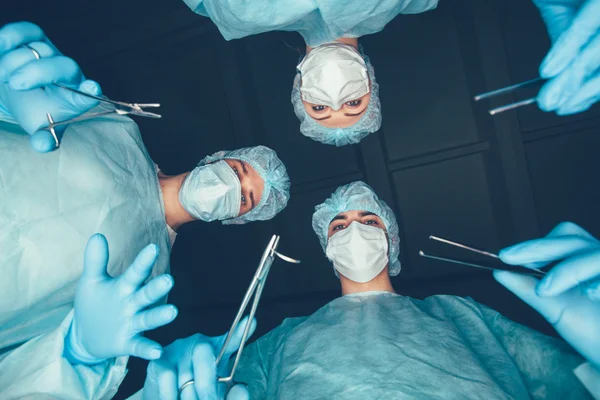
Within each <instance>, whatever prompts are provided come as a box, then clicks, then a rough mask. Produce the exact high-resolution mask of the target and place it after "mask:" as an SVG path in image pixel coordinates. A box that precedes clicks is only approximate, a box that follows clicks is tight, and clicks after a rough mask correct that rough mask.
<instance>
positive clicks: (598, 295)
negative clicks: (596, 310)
mask: <svg viewBox="0 0 600 400" xmlns="http://www.w3.org/2000/svg"><path fill="white" fill-rule="evenodd" d="M582 287H583V294H585V295H586V296H587V297H588V298H589V299H590V300H594V301H600V278H598V279H594V280H592V281H590V282H586V283H585V284H583V285H582Z"/></svg>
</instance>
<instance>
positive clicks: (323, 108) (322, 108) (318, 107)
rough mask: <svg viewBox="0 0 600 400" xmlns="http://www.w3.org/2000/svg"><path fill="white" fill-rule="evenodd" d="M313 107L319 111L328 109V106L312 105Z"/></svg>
mask: <svg viewBox="0 0 600 400" xmlns="http://www.w3.org/2000/svg"><path fill="white" fill-rule="evenodd" d="M312 109H313V110H315V111H317V112H319V111H325V110H326V109H327V106H312Z"/></svg>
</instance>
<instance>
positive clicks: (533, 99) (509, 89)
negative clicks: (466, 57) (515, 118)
mask: <svg viewBox="0 0 600 400" xmlns="http://www.w3.org/2000/svg"><path fill="white" fill-rule="evenodd" d="M540 82H545V79H542V78H535V79H530V80H528V81H525V82H521V83H517V84H515V85H511V86H507V87H505V88H502V89H496V90H492V91H491V92H487V93H482V94H478V95H477V96H475V101H479V100H483V99H489V98H491V97H496V96H500V95H503V94H506V93H510V92H514V91H516V90H519V89H521V88H525V87H528V86H533V85H535V84H538V83H540ZM536 99H537V98H536V97H530V98H528V99H525V100H520V101H517V102H515V103H511V104H507V105H505V106H500V107H496V108H492V109H491V110H489V111H488V112H489V113H490V115H496V114H499V113H501V112H504V111H508V110H513V109H515V108H519V107H523V106H527V105H529V104H533V103H535V102H536Z"/></svg>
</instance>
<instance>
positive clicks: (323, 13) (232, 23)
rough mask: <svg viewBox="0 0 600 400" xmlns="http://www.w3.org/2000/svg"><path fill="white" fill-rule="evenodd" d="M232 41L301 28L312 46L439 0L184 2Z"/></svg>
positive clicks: (369, 29)
mask: <svg viewBox="0 0 600 400" xmlns="http://www.w3.org/2000/svg"><path fill="white" fill-rule="evenodd" d="M183 1H184V2H185V4H187V6H188V7H189V8H190V9H191V10H192V11H194V12H195V13H196V14H200V15H202V16H205V17H208V18H210V19H211V20H212V22H213V23H214V24H215V25H216V26H217V27H218V28H219V31H220V32H221V34H222V35H223V37H224V38H225V39H226V40H232V39H239V38H243V37H246V36H250V35H256V34H258V33H263V32H271V31H293V32H298V33H299V34H300V35H302V37H303V38H304V40H305V41H306V43H307V44H308V45H309V46H311V47H316V46H319V45H321V44H323V43H327V42H332V41H334V40H335V39H339V38H341V37H350V38H356V37H361V36H365V35H369V34H372V33H377V32H379V31H381V30H382V29H383V28H384V27H385V25H386V24H387V23H388V22H390V21H391V20H392V19H394V18H395V17H396V16H397V15H398V14H418V13H422V12H425V11H428V10H431V9H433V8H435V7H436V6H437V3H438V0H346V1H343V0H335V1H332V0H183Z"/></svg>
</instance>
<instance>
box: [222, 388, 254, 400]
mask: <svg viewBox="0 0 600 400" xmlns="http://www.w3.org/2000/svg"><path fill="white" fill-rule="evenodd" d="M227 400H250V392H249V391H248V387H247V386H246V385H243V384H239V385H235V386H234V387H232V388H231V390H229V393H227Z"/></svg>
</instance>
